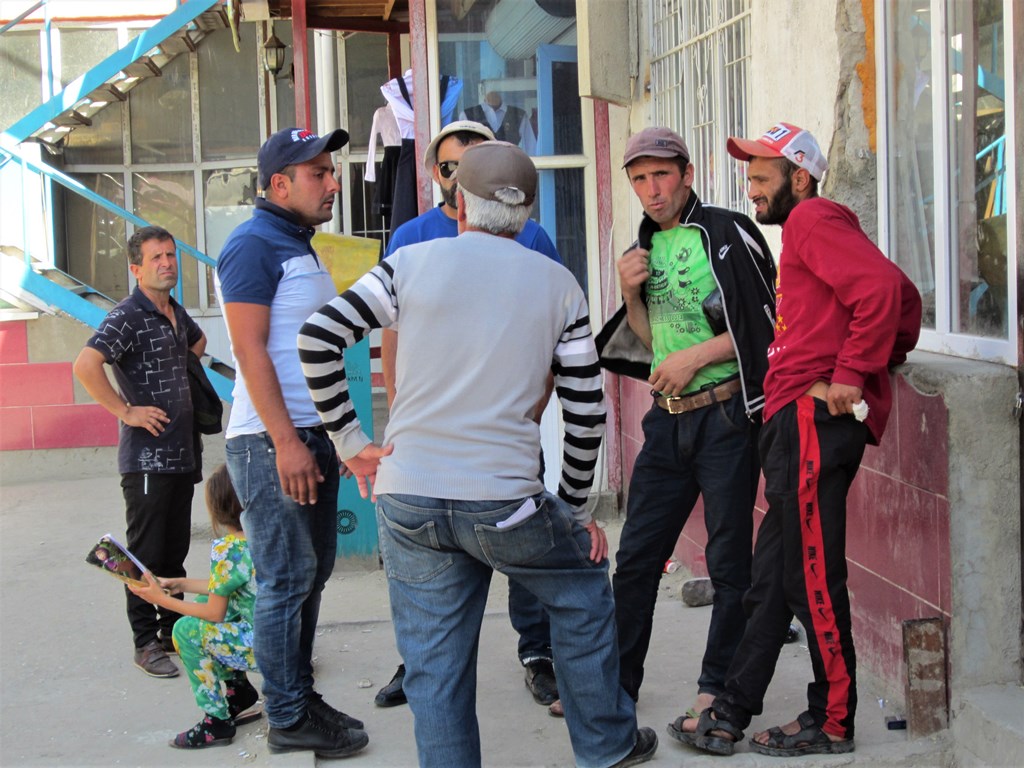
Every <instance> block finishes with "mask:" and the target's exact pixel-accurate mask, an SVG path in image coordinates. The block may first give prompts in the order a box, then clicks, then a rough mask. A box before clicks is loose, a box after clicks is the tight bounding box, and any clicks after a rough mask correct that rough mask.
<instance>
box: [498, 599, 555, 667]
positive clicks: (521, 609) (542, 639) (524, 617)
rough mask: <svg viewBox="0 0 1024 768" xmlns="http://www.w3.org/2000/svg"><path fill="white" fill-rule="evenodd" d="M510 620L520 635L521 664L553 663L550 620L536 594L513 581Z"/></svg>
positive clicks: (509, 600)
mask: <svg viewBox="0 0 1024 768" xmlns="http://www.w3.org/2000/svg"><path fill="white" fill-rule="evenodd" d="M508 618H509V621H510V622H511V623H512V628H513V629H514V630H515V631H516V632H518V633H519V648H518V650H519V661H520V662H521V663H522V664H523V666H526V665H527V664H529V663H530V662H531V661H538V660H540V659H547V660H548V661H551V621H550V620H549V619H548V614H547V611H545V610H544V606H543V605H541V604H540V600H538V599H537V598H536V597H535V596H534V594H533V593H532V592H531V591H530V590H528V589H527V588H526V587H524V586H523V585H522V584H520V583H519V582H518V581H515V580H514V579H509V582H508Z"/></svg>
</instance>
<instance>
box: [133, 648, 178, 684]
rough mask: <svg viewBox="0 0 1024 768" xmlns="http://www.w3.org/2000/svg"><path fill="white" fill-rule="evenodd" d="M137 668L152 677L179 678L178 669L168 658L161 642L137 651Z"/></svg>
mask: <svg viewBox="0 0 1024 768" xmlns="http://www.w3.org/2000/svg"><path fill="white" fill-rule="evenodd" d="M135 666H136V667H138V668H139V669H141V670H142V671H143V672H145V673H146V674H147V675H149V676H150V677H177V676H178V667H177V666H175V664H174V662H173V661H171V660H170V659H169V658H168V657H167V652H166V651H164V649H163V647H161V645H160V641H159V640H150V641H149V642H148V643H146V644H145V645H144V646H142V647H141V648H136V649H135Z"/></svg>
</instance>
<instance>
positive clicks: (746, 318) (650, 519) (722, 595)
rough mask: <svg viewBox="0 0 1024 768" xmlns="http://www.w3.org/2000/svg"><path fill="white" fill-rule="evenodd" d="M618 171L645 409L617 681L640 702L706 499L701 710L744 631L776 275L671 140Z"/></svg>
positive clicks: (634, 140) (633, 152)
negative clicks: (664, 575)
mask: <svg viewBox="0 0 1024 768" xmlns="http://www.w3.org/2000/svg"><path fill="white" fill-rule="evenodd" d="M623 167H624V168H625V169H626V173H627V174H628V176H629V182H630V185H631V186H632V188H633V191H634V193H635V194H636V195H637V197H638V198H639V200H640V203H641V205H642V206H643V208H644V218H643V221H642V223H641V225H640V233H639V239H638V240H637V243H636V244H634V246H633V247H631V248H630V249H629V250H628V251H626V253H625V254H624V255H623V256H622V258H621V259H620V260H619V262H618V270H619V278H620V282H621V286H622V295H623V298H624V300H625V305H626V321H627V322H628V324H629V329H630V330H632V332H633V333H635V334H636V336H637V337H639V339H640V340H641V341H642V342H643V343H644V345H646V346H647V347H648V348H649V349H650V350H651V352H652V356H653V359H652V362H651V367H650V370H649V374H650V375H649V377H648V378H647V380H646V381H647V383H648V384H649V385H650V387H651V390H652V391H651V394H652V396H653V399H654V402H653V403H652V406H651V409H650V411H649V412H648V413H647V415H646V416H645V417H644V420H643V430H644V444H643V447H642V448H641V450H640V454H639V455H638V456H637V459H636V463H635V465H634V468H633V475H632V479H631V481H630V485H629V499H628V503H627V512H626V522H625V524H624V526H623V529H622V536H621V538H620V543H619V551H618V553H617V554H616V556H615V561H616V570H615V575H614V577H613V586H614V590H615V605H616V623H617V625H618V637H619V661H620V672H619V677H620V680H621V682H622V686H623V688H625V689H626V691H627V693H629V694H630V695H631V696H632V697H633V698H634V699H636V698H638V697H639V693H640V684H641V682H642V680H643V676H644V660H645V657H646V656H647V648H648V646H649V644H650V639H651V629H652V625H653V618H654V603H655V599H656V597H657V593H658V582H659V579H660V577H661V572H662V568H663V566H664V563H665V561H666V560H668V558H669V557H670V556H671V555H672V552H673V550H674V549H675V547H676V542H677V540H678V539H679V535H680V532H681V531H682V528H683V526H684V525H685V524H686V521H687V519H688V518H689V516H690V512H691V511H693V508H694V505H695V504H696V501H697V497H698V496H703V500H704V523H705V526H706V528H707V535H708V540H707V546H706V548H705V556H706V559H707V567H708V573H709V575H710V577H711V581H712V584H713V586H714V592H715V594H714V604H713V609H712V614H711V626H710V628H709V630H708V639H707V646H706V649H705V652H704V659H703V663H702V665H701V672H700V677H699V678H698V681H697V699H696V702H695V708H696V710H697V711H701V710H703V709H704V708H705V707H708V706H710V705H711V702H712V701H713V700H714V697H715V696H717V695H718V694H720V693H721V692H722V691H723V690H724V684H725V672H726V669H727V668H728V666H729V662H730V661H731V660H732V657H733V654H734V652H735V649H736V645H737V644H738V642H739V640H740V637H741V636H742V634H743V629H744V626H745V624H746V618H745V615H744V612H743V605H742V599H743V593H744V592H745V591H746V590H747V588H748V587H749V586H750V562H751V547H752V539H753V508H754V499H755V496H756V494H757V483H758V475H759V472H760V463H759V461H758V455H757V434H758V425H759V422H760V411H761V408H762V407H763V406H764V393H763V390H762V383H763V381H764V374H765V372H766V370H767V367H768V361H767V356H766V351H767V348H768V344H769V342H770V341H771V339H772V334H773V323H774V316H775V294H774V286H775V264H774V262H773V261H772V256H771V253H770V252H769V250H768V246H767V244H766V243H765V241H764V238H763V237H762V236H761V234H760V231H759V230H758V229H757V227H756V226H755V225H754V224H753V222H751V221H750V219H748V218H747V217H746V216H743V215H741V214H738V213H734V212H732V211H727V210H725V209H722V208H714V207H710V206H707V207H705V206H703V205H702V204H701V202H700V200H699V199H698V197H697V195H696V193H695V192H694V191H693V189H692V185H693V176H694V168H693V164H692V163H691V162H690V152H689V149H688V148H687V146H686V144H685V142H684V141H683V139H682V138H681V137H680V136H679V135H678V134H676V133H674V132H673V131H671V130H669V129H668V128H647V129H645V130H643V131H641V132H640V133H638V134H636V135H635V136H633V137H631V138H630V140H629V142H628V143H627V145H626V152H625V157H624V159H623ZM646 372H647V371H645V373H646ZM665 661H667V662H668V664H665ZM669 670H672V671H678V670H679V664H678V662H677V660H676V659H675V658H673V659H671V660H663V662H662V664H661V667H660V671H661V673H662V674H665V673H666V672H668V671H669Z"/></svg>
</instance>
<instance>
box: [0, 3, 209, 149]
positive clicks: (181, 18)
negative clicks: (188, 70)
mask: <svg viewBox="0 0 1024 768" xmlns="http://www.w3.org/2000/svg"><path fill="white" fill-rule="evenodd" d="M220 2H221V0H186V2H184V3H183V4H182V5H179V6H178V7H177V8H175V9H174V10H173V11H172V12H171V13H169V14H168V15H167V16H165V17H164V18H163V19H161V20H160V21H158V22H157V23H156V24H154V25H153V26H152V27H150V28H148V29H146V30H145V31H143V32H142V33H141V34H140V35H139V36H138V37H136V38H134V39H133V40H132V41H131V42H129V43H128V44H127V45H126V46H125V47H124V48H121V49H120V50H119V51H116V52H114V53H113V54H111V55H110V56H108V57H107V58H106V59H104V60H103V61H101V62H100V63H99V64H97V65H96V66H94V67H93V68H92V69H90V70H89V71H88V72H86V73H85V74H83V75H82V76H81V77H79V78H77V79H76V80H74V81H73V82H71V83H69V84H68V86H67V87H66V88H64V89H63V90H62V91H61V92H60V93H58V94H56V95H55V96H54V97H53V98H51V99H49V100H48V101H46V102H45V103H43V104H41V105H40V106H38V107H37V108H36V109H34V110H32V111H31V112H29V113H28V114H27V115H25V116H24V117H23V118H21V119H20V120H18V121H17V122H16V123H14V124H13V125H11V126H10V127H9V128H7V129H6V130H5V131H4V134H6V135H7V136H9V137H10V138H12V139H13V140H14V141H16V142H22V141H25V140H26V139H28V138H30V137H32V136H36V135H37V134H39V133H40V132H42V131H43V130H44V129H47V127H48V126H49V127H50V129H51V131H52V130H55V129H57V128H59V127H61V126H62V127H63V129H64V130H65V131H70V130H71V127H73V126H74V125H75V124H76V123H80V124H88V116H87V115H88V113H89V112H90V111H91V112H95V111H98V109H91V110H90V109H83V107H85V106H86V105H90V104H95V105H105V104H107V103H110V102H112V101H118V100H121V101H123V100H124V98H125V95H126V93H127V90H128V89H130V87H132V86H133V85H134V84H135V82H138V81H139V80H140V79H141V77H142V75H141V74H133V73H132V72H131V71H130V70H129V67H131V66H132V65H133V64H135V65H136V66H137V67H139V64H138V62H140V60H144V59H145V58H146V57H147V56H149V55H151V54H152V53H153V52H155V51H157V49H158V48H159V46H160V44H161V43H163V42H164V41H165V40H166V39H167V38H169V37H171V36H172V35H174V34H175V33H176V32H178V31H179V30H182V29H183V28H185V27H187V26H188V25H189V24H191V23H192V22H193V21H194V20H195V19H197V18H198V17H199V16H201V15H202V14H204V13H206V12H208V11H209V10H210V9H211V8H213V7H214V6H215V5H217V4H218V3H220ZM147 69H148V70H149V71H150V72H151V74H159V68H156V69H155V71H154V68H153V67H141V68H140V70H139V71H140V73H141V72H143V71H145V70H147ZM126 70H127V71H126ZM62 115H67V116H69V119H68V120H67V121H66V122H62V123H61V125H60V126H57V125H55V124H54V121H56V120H57V119H58V118H59V117H60V116H62Z"/></svg>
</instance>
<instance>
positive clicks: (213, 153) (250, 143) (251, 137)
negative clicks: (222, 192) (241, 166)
mask: <svg viewBox="0 0 1024 768" xmlns="http://www.w3.org/2000/svg"><path fill="white" fill-rule="evenodd" d="M238 38H239V48H240V49H241V50H240V51H236V50H235V45H234V42H233V41H232V39H231V30H230V29H219V30H217V31H216V32H214V33H213V34H212V35H210V36H208V37H206V38H204V39H203V42H202V44H201V45H200V46H199V51H198V53H197V55H198V58H199V121H200V131H199V135H200V143H201V145H202V153H203V160H236V159H239V158H245V157H252V156H253V155H255V154H256V152H257V150H258V149H259V147H260V120H259V94H258V92H257V85H258V78H259V75H260V65H259V55H258V54H257V51H256V25H255V24H242V25H241V26H240V28H239V30H238Z"/></svg>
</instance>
